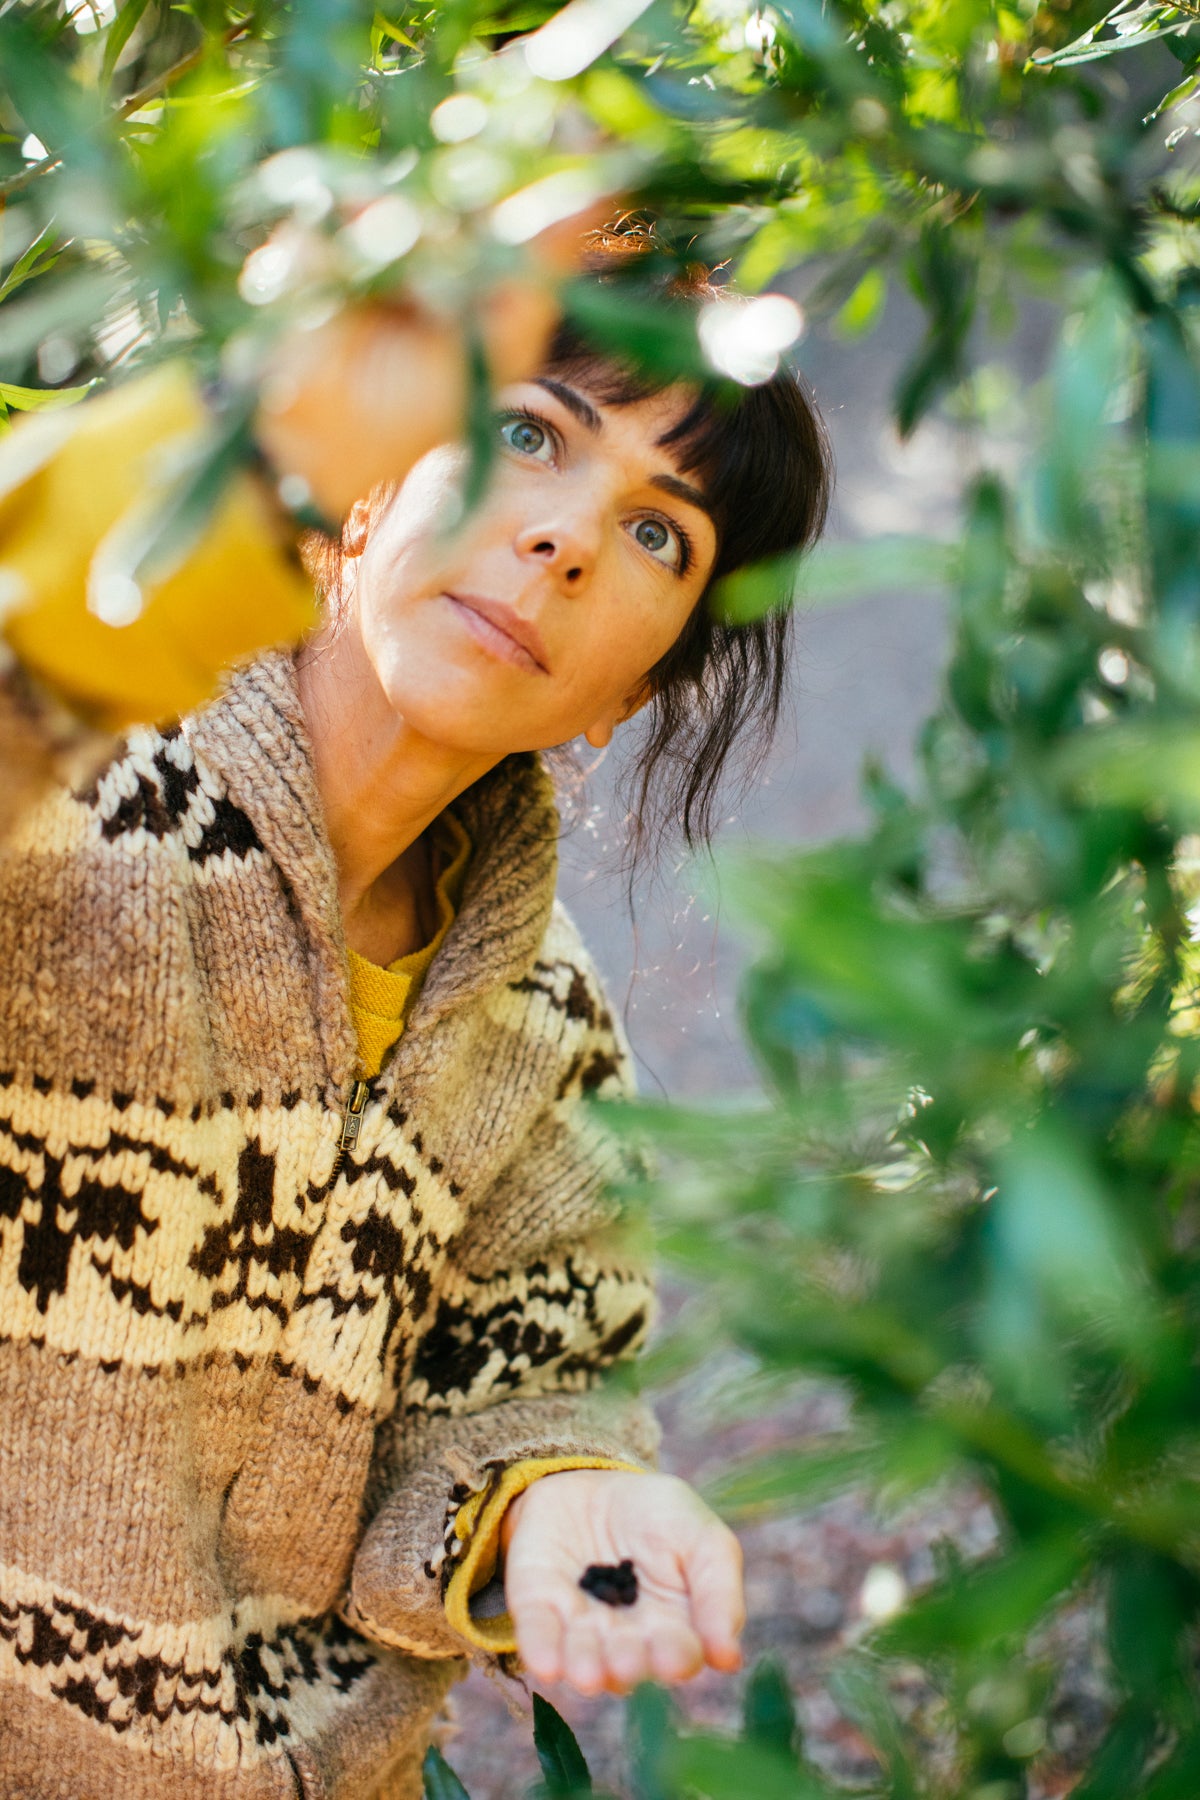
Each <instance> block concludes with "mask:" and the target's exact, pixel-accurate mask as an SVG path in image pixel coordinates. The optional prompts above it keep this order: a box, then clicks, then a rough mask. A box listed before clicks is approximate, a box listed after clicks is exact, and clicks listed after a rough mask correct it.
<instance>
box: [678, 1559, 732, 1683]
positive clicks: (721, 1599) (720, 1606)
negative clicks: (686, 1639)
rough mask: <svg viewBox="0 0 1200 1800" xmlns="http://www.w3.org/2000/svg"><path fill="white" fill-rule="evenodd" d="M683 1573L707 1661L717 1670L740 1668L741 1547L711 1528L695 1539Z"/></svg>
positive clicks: (693, 1616) (693, 1618) (694, 1622)
mask: <svg viewBox="0 0 1200 1800" xmlns="http://www.w3.org/2000/svg"><path fill="white" fill-rule="evenodd" d="M684 1573H685V1575H686V1577H687V1584H688V1590H689V1593H690V1595H691V1610H692V1622H693V1624H694V1625H695V1627H696V1630H697V1631H698V1632H699V1634H700V1641H701V1643H702V1644H703V1646H704V1654H705V1657H706V1658H707V1660H708V1661H709V1662H710V1663H711V1664H712V1666H713V1667H714V1668H716V1669H725V1670H733V1669H739V1668H741V1665H742V1653H741V1650H740V1649H739V1647H738V1638H739V1636H740V1634H741V1631H742V1627H743V1626H744V1625H745V1623H746V1602H745V1596H744V1594H743V1591H742V1547H741V1545H740V1544H739V1543H738V1541H737V1539H736V1538H735V1537H734V1535H733V1533H732V1531H730V1530H728V1528H727V1527H726V1526H724V1525H714V1526H713V1527H712V1528H711V1529H710V1530H707V1531H705V1532H704V1533H703V1535H702V1536H701V1537H700V1538H699V1539H698V1541H697V1543H696V1545H695V1548H694V1549H693V1550H692V1552H691V1554H690V1555H689V1556H688V1558H687V1559H686V1562H685V1564H684Z"/></svg>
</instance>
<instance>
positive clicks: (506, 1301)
mask: <svg viewBox="0 0 1200 1800" xmlns="http://www.w3.org/2000/svg"><path fill="white" fill-rule="evenodd" d="M525 1274H526V1276H527V1285H526V1286H525V1290H524V1292H520V1293H516V1292H514V1293H512V1294H508V1295H505V1296H504V1297H503V1298H502V1299H499V1300H497V1301H495V1302H494V1303H493V1304H492V1305H491V1306H490V1307H488V1308H487V1309H486V1311H483V1312H479V1311H476V1310H474V1309H473V1308H472V1307H470V1306H468V1305H465V1304H462V1303H455V1302H453V1301H450V1300H440V1301H439V1302H438V1309H437V1314H436V1316H435V1318H434V1320H433V1323H432V1324H431V1325H430V1326H429V1327H428V1329H427V1330H426V1331H425V1333H424V1335H423V1337H422V1339H421V1346H420V1350H419V1352H418V1354H417V1358H416V1361H415V1363H414V1366H413V1380H414V1381H416V1382H424V1383H425V1385H426V1393H427V1397H426V1398H425V1399H424V1400H423V1401H421V1402H420V1403H419V1404H417V1405H415V1406H413V1407H411V1408H410V1410H412V1411H418V1412H419V1411H450V1410H451V1407H450V1405H449V1397H450V1396H451V1395H452V1394H467V1393H469V1392H470V1390H471V1388H472V1387H473V1385H474V1383H475V1381H476V1380H477V1379H478V1377H479V1375H480V1374H481V1372H482V1371H483V1370H484V1369H485V1368H486V1366H487V1364H488V1363H489V1362H490V1361H491V1359H492V1357H493V1356H494V1355H495V1353H496V1351H497V1350H500V1351H501V1352H502V1353H503V1355H504V1359H505V1366H504V1368H503V1369H501V1370H500V1372H499V1373H498V1374H497V1375H496V1376H495V1378H494V1381H493V1384H492V1385H493V1388H495V1389H503V1388H511V1389H513V1390H516V1389H518V1388H519V1387H521V1385H522V1384H523V1383H524V1382H525V1381H527V1380H528V1378H529V1373H530V1371H531V1370H533V1369H540V1368H545V1367H546V1366H547V1365H548V1364H550V1363H556V1364H557V1365H558V1368H559V1370H560V1371H561V1372H562V1373H564V1374H595V1375H599V1374H600V1373H601V1372H602V1371H603V1370H604V1369H606V1368H607V1367H608V1366H609V1364H610V1363H612V1362H613V1361H615V1359H616V1358H617V1357H618V1356H619V1355H620V1354H621V1352H622V1351H623V1350H625V1349H627V1348H628V1347H629V1346H630V1345H631V1344H633V1343H634V1342H635V1341H636V1340H637V1338H638V1336H639V1335H640V1333H641V1332H642V1331H643V1330H644V1329H645V1327H646V1323H647V1317H646V1310H645V1306H644V1304H639V1305H638V1306H637V1307H636V1308H635V1310H634V1311H633V1312H632V1313H630V1314H629V1315H628V1316H627V1317H626V1318H624V1319H622V1320H620V1321H618V1322H617V1323H615V1324H610V1325H609V1326H608V1327H607V1329H606V1328H605V1323H604V1321H603V1320H602V1319H601V1317H600V1313H599V1308H598V1307H597V1305H596V1290H597V1288H598V1287H599V1285H600V1282H601V1280H606V1281H607V1282H608V1283H612V1282H613V1281H614V1280H615V1279H617V1277H616V1276H615V1272H614V1271H613V1270H611V1269H610V1270H608V1271H606V1273H605V1275H604V1276H597V1277H596V1278H595V1280H592V1281H588V1280H587V1279H586V1277H584V1276H583V1275H581V1274H580V1272H579V1270H578V1269H577V1268H576V1266H575V1263H574V1262H573V1260H572V1259H571V1258H570V1257H568V1258H567V1260H566V1262H565V1263H564V1264H563V1266H562V1267H561V1268H560V1269H558V1270H554V1271H552V1270H551V1269H550V1268H549V1267H548V1266H547V1265H546V1264H545V1263H531V1264H530V1266H529V1268H528V1269H527V1270H526V1271H525ZM498 1279H501V1280H502V1279H505V1278H504V1277H500V1278H498ZM489 1285H494V1283H489ZM633 1286H634V1288H635V1290H636V1291H637V1293H639V1294H642V1293H644V1283H643V1281H642V1280H641V1278H640V1276H639V1277H638V1278H637V1279H636V1280H635V1282H634V1283H633ZM538 1301H540V1302H542V1303H543V1304H548V1305H550V1306H552V1307H555V1308H558V1309H559V1311H560V1313H561V1315H562V1323H561V1324H560V1325H554V1326H545V1325H542V1324H541V1323H540V1322H539V1321H538V1320H536V1319H533V1318H530V1317H528V1316H527V1312H528V1308H529V1306H530V1303H531V1302H538ZM514 1363H515V1364H516V1365H517V1366H516V1367H514ZM439 1403H440V1404H439Z"/></svg>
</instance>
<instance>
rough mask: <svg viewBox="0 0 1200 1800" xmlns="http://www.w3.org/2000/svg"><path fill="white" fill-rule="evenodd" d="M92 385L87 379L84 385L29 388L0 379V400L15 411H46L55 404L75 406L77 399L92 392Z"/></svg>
mask: <svg viewBox="0 0 1200 1800" xmlns="http://www.w3.org/2000/svg"><path fill="white" fill-rule="evenodd" d="M92 385H93V384H92V383H91V382H90V381H87V382H84V384H83V386H82V387H69V388H27V387H13V386H12V384H11V383H10V382H7V381H0V400H2V401H3V402H4V404H5V406H11V407H12V409H13V411H14V412H46V411H48V410H49V408H51V407H54V406H74V404H75V402H76V401H77V400H82V399H83V397H84V395H85V394H90V393H91V391H92Z"/></svg>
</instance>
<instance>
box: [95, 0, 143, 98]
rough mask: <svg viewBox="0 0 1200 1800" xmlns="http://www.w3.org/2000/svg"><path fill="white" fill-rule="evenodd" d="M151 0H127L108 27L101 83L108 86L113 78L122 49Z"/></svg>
mask: <svg viewBox="0 0 1200 1800" xmlns="http://www.w3.org/2000/svg"><path fill="white" fill-rule="evenodd" d="M148 4H149V0H125V4H124V6H123V7H122V8H121V10H120V12H119V13H118V14H117V16H116V18H115V19H114V20H113V22H112V24H111V25H110V26H109V28H108V36H107V37H106V38H105V40H104V61H103V62H102V63H101V65H100V81H101V85H102V86H104V87H107V86H108V84H109V82H110V81H111V80H112V78H113V73H114V71H115V69H116V66H117V62H118V60H119V58H120V55H121V52H122V50H123V49H124V48H125V46H126V44H127V43H128V42H129V40H130V38H131V37H132V36H133V33H134V30H135V28H136V26H137V24H138V21H139V20H140V18H141V16H142V14H143V13H144V12H145V10H146V7H147V5H148Z"/></svg>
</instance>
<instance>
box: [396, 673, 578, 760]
mask: <svg viewBox="0 0 1200 1800" xmlns="http://www.w3.org/2000/svg"><path fill="white" fill-rule="evenodd" d="M377 673H378V675H379V678H380V683H381V685H382V687H383V691H384V695H385V697H386V699H387V703H388V707H389V709H390V710H391V712H392V713H393V714H395V716H396V717H397V718H399V719H403V721H404V723H405V724H406V725H407V726H408V728H409V729H410V730H411V731H413V732H415V733H416V734H417V735H418V736H419V737H423V738H425V739H427V740H428V741H429V742H430V743H434V744H438V745H440V746H442V747H443V748H444V749H447V750H451V751H457V752H460V753H462V754H463V755H465V756H479V757H490V758H491V759H492V760H493V761H496V762H498V761H499V760H500V758H501V757H504V756H508V755H510V754H511V753H512V752H513V751H516V750H534V749H539V748H541V745H540V744H539V743H536V742H531V741H530V738H529V736H528V734H527V733H518V732H517V731H515V730H514V725H515V724H516V722H517V721H518V720H519V719H520V718H521V713H522V708H521V706H520V703H519V701H518V700H517V699H516V698H515V697H514V696H513V695H512V694H511V693H508V694H506V693H505V692H504V691H503V688H504V685H505V684H504V683H502V682H497V681H496V680H495V678H494V677H492V675H491V671H490V670H488V669H487V668H486V667H485V668H484V669H482V670H479V669H473V668H464V667H461V666H457V665H455V664H453V663H447V662H446V661H445V660H444V659H443V658H433V659H425V658H421V657H414V656H411V655H406V656H404V657H403V658H396V659H395V660H394V661H393V662H392V663H391V666H388V667H385V668H383V669H378V668H377ZM548 741H549V740H548ZM555 741H556V740H555Z"/></svg>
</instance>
